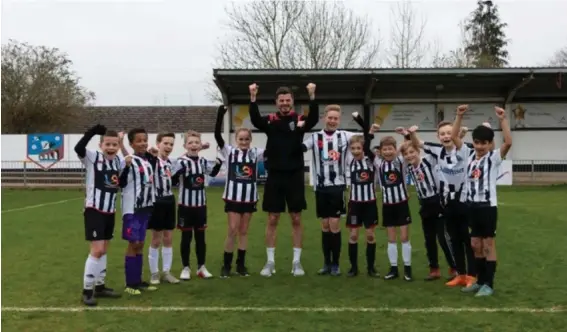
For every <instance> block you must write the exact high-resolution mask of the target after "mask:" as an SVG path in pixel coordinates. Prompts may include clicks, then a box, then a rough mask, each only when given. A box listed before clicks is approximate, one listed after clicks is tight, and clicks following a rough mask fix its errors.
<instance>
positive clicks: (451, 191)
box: [423, 142, 469, 202]
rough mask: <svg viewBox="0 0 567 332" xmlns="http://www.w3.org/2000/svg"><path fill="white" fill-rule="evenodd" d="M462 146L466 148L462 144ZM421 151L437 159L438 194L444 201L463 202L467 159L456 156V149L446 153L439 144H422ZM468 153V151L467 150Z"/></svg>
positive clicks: (464, 198)
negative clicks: (456, 200)
mask: <svg viewBox="0 0 567 332" xmlns="http://www.w3.org/2000/svg"><path fill="white" fill-rule="evenodd" d="M463 146H466V145H465V144H463ZM423 151H424V152H425V153H426V154H427V155H430V156H432V157H435V158H436V159H437V165H438V169H439V194H440V195H441V196H442V197H443V198H444V199H445V200H455V199H458V200H459V201H460V202H465V201H466V197H465V195H464V192H463V190H464V189H465V177H466V174H465V173H466V168H467V161H468V158H463V157H462V155H461V154H458V153H457V151H456V148H454V149H452V150H451V151H447V150H446V149H445V148H444V147H443V146H442V145H441V144H437V143H428V142H426V143H423ZM467 151H469V150H467Z"/></svg>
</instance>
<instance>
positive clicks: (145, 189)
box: [120, 128, 157, 295]
mask: <svg viewBox="0 0 567 332" xmlns="http://www.w3.org/2000/svg"><path fill="white" fill-rule="evenodd" d="M128 140H129V142H130V147H132V149H133V150H134V155H132V156H131V158H132V163H131V165H130V166H129V167H126V168H125V169H124V171H123V172H122V174H121V175H120V185H121V187H122V188H123V189H122V221H123V224H122V238H123V239H124V240H126V241H128V247H127V250H126V257H125V261H124V273H125V277H126V289H125V292H126V293H128V294H130V295H140V294H141V290H150V291H153V290H156V289H157V288H156V287H155V286H153V285H150V284H149V283H147V282H143V281H142V274H143V263H144V257H143V250H144V242H145V240H146V230H147V228H148V222H149V220H150V217H151V214H152V210H153V205H154V201H155V192H154V189H155V188H154V183H153V182H154V171H153V169H154V168H153V167H152V162H153V163H155V157H153V156H151V155H150V154H149V153H148V152H147V149H148V134H147V132H146V130H145V129H142V128H135V129H132V130H130V131H129V132H128Z"/></svg>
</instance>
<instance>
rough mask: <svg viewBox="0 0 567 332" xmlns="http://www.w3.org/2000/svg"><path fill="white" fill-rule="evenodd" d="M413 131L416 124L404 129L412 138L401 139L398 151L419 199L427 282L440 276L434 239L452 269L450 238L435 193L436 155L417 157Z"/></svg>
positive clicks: (439, 202)
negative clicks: (427, 263)
mask: <svg viewBox="0 0 567 332" xmlns="http://www.w3.org/2000/svg"><path fill="white" fill-rule="evenodd" d="M416 130H417V126H413V127H411V128H409V129H408V130H407V131H408V132H409V133H410V137H411V138H412V140H411V141H405V142H404V143H403V144H402V147H401V149H400V151H401V153H402V155H403V157H404V159H405V161H406V163H407V165H408V172H409V174H410V176H411V179H412V182H413V183H414V185H415V189H416V192H417V197H418V199H419V205H420V209H419V214H420V216H421V223H422V228H423V235H424V237H425V249H426V254H427V259H428V261H429V275H428V276H427V277H426V278H425V280H428V281H429V280H436V279H439V278H441V273H440V271H439V258H438V253H437V251H438V250H437V242H439V245H440V246H441V249H442V250H443V253H444V254H445V259H446V260H447V264H448V265H449V268H450V269H451V270H454V268H455V261H454V258H453V253H452V251H451V248H450V243H451V240H450V239H449V236H448V234H447V231H446V220H445V218H444V216H443V214H444V211H443V207H442V205H441V198H440V196H439V178H438V172H437V170H436V167H437V158H435V157H434V156H431V155H429V154H426V155H425V156H424V157H423V158H422V157H421V156H420V149H419V141H417V144H416V140H417V138H416V136H415V131H416Z"/></svg>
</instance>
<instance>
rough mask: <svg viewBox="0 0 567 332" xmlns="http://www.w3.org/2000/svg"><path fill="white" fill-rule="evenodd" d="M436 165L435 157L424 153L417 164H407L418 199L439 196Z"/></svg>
mask: <svg viewBox="0 0 567 332" xmlns="http://www.w3.org/2000/svg"><path fill="white" fill-rule="evenodd" d="M436 166H437V158H435V157H434V156H432V155H425V156H424V157H423V158H421V160H420V162H419V164H418V165H412V164H408V172H409V174H410V176H411V178H412V181H413V183H414V184H415V190H416V191H417V196H418V198H419V199H420V200H424V199H428V198H432V197H435V196H439V177H438V172H437V170H436Z"/></svg>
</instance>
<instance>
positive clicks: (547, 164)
mask: <svg viewBox="0 0 567 332" xmlns="http://www.w3.org/2000/svg"><path fill="white" fill-rule="evenodd" d="M512 170H513V184H514V185H552V184H567V160H514V161H513V166H512ZM308 171H309V168H308V167H306V173H308ZM1 175H2V176H1V180H2V188H81V187H84V184H85V168H84V166H83V165H82V164H81V163H80V162H78V161H61V162H58V163H57V164H55V165H54V166H53V167H51V168H49V169H43V168H41V167H39V166H38V165H36V164H35V163H33V162H30V161H2V173H1ZM306 179H307V181H308V179H309V176H308V174H306Z"/></svg>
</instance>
